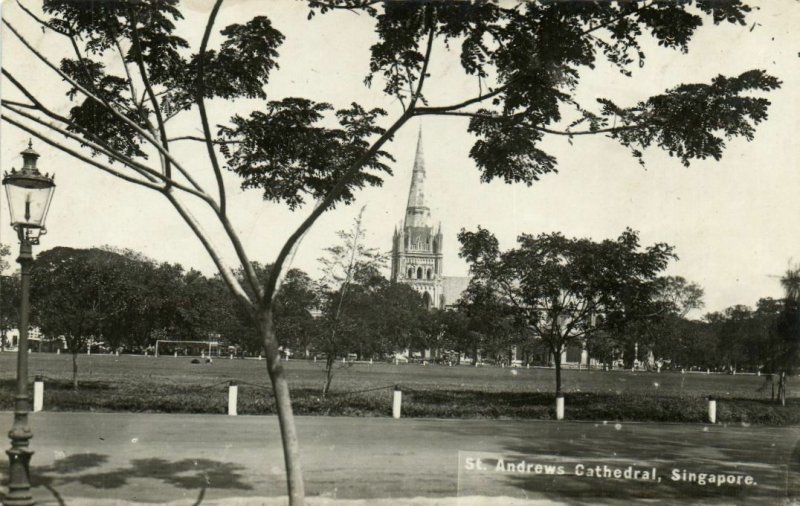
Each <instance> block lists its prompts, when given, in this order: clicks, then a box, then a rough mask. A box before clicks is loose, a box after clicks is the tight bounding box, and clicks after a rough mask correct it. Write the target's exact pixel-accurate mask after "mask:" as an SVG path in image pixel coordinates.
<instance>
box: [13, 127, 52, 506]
mask: <svg viewBox="0 0 800 506" xmlns="http://www.w3.org/2000/svg"><path fill="white" fill-rule="evenodd" d="M38 158H39V154H38V153H37V152H36V151H34V150H33V146H32V145H31V142H28V149H26V150H25V151H23V152H22V160H23V162H22V163H23V166H22V169H21V170H19V171H17V170H15V169H13V168H12V169H11V172H10V173H9V172H6V174H5V176H4V177H3V186H5V187H6V197H7V200H8V207H9V210H10V214H11V226H12V227H14V230H16V231H17V236H18V237H19V258H17V262H19V265H20V271H21V279H20V285H21V286H20V288H21V297H20V298H21V302H20V312H19V314H20V317H19V343H18V345H17V392H16V395H15V396H14V424H13V425H12V427H11V431H10V432H9V433H8V437H9V439H11V448H10V449H9V450H7V451H6V454H8V494H7V495H6V496H5V497H4V498H3V504H4V505H5V506H29V505H32V504H34V502H33V496H32V495H31V481H30V461H31V456H32V455H33V451H31V450H30V448H29V446H30V440H31V438H32V437H33V433H32V432H31V429H30V427H29V426H28V412H29V411H30V397H29V396H28V315H29V313H30V307H29V303H28V298H29V296H30V284H31V279H30V278H31V264H32V263H33V245H35V244H39V237H40V236H41V235H42V234H44V233H45V232H46V230H45V228H44V220H45V218H46V217H47V211H48V209H49V207H50V200H51V199H52V198H53V190H54V189H55V183H53V178H52V177H51V176H50V175H49V174H44V175H42V174H41V173H40V172H39V170H38V169H37V168H36V161H37V159H38Z"/></svg>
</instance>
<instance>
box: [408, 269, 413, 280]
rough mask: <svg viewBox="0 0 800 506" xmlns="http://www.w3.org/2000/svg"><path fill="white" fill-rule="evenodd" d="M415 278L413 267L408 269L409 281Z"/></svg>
mask: <svg viewBox="0 0 800 506" xmlns="http://www.w3.org/2000/svg"><path fill="white" fill-rule="evenodd" d="M412 277H414V269H413V268H412V267H409V268H408V279H411V278H412Z"/></svg>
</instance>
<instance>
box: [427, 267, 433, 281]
mask: <svg viewBox="0 0 800 506" xmlns="http://www.w3.org/2000/svg"><path fill="white" fill-rule="evenodd" d="M432 277H433V275H432V274H431V270H430V269H428V279H431V278H432Z"/></svg>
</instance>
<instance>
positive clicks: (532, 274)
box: [458, 227, 674, 393]
mask: <svg viewBox="0 0 800 506" xmlns="http://www.w3.org/2000/svg"><path fill="white" fill-rule="evenodd" d="M458 238H459V241H460V242H461V253H460V254H461V256H462V257H464V258H465V259H466V260H467V262H469V264H470V271H471V272H472V274H473V276H474V277H473V279H472V281H471V283H473V284H479V285H483V286H485V287H487V288H485V290H491V291H492V292H493V293H494V294H496V295H497V297H498V298H499V301H500V303H501V304H502V305H503V306H505V307H507V308H508V310H510V311H512V312H513V314H514V316H515V317H516V319H517V321H518V322H520V323H521V324H523V325H524V326H526V327H529V328H531V329H532V330H533V332H534V333H535V335H536V337H537V338H538V339H541V341H542V342H544V343H546V344H547V346H548V348H549V352H550V353H551V354H552V356H553V361H554V363H555V366H556V392H557V393H560V392H561V375H560V372H561V367H560V366H561V354H562V352H564V351H565V350H566V347H567V346H568V345H577V344H580V343H581V342H582V340H587V339H590V338H591V337H592V336H593V335H595V334H596V333H598V332H599V331H603V330H619V329H623V328H624V327H625V326H626V325H628V324H629V323H630V322H632V321H637V320H640V319H643V318H648V317H651V315H650V311H651V310H652V303H653V299H654V296H655V293H656V289H657V286H656V280H657V278H658V275H659V273H660V272H661V271H663V270H664V269H665V268H666V267H667V264H668V262H669V261H670V260H671V259H672V258H674V255H673V253H672V247H671V246H668V245H666V244H655V245H653V246H649V247H647V248H641V245H640V243H639V237H638V234H637V233H636V232H634V231H632V230H630V229H628V230H626V231H625V232H623V233H622V234H621V235H620V236H619V237H618V238H617V239H615V240H610V239H607V240H604V241H601V242H594V241H591V240H589V239H568V238H566V237H564V236H562V235H561V234H558V233H553V234H540V235H538V236H532V235H527V234H523V235H520V236H519V238H518V240H517V242H518V246H517V247H516V248H514V249H510V250H508V251H504V252H501V251H500V249H499V246H498V242H497V239H496V238H495V237H494V235H493V234H492V233H491V232H489V231H488V230H485V229H482V228H480V227H479V228H478V230H477V231H476V232H467V231H465V230H462V231H461V233H459V236H458Z"/></svg>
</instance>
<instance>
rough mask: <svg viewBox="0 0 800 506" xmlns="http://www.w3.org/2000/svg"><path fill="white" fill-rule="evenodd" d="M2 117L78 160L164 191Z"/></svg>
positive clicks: (4, 115) (8, 117)
mask: <svg viewBox="0 0 800 506" xmlns="http://www.w3.org/2000/svg"><path fill="white" fill-rule="evenodd" d="M0 118H2V119H3V120H4V121H7V122H8V123H10V124H12V125H14V126H16V127H17V128H19V129H21V130H24V131H26V132H28V133H29V134H31V135H33V136H34V137H36V138H37V139H39V140H41V141H43V142H45V143H47V144H49V145H51V146H53V147H54V148H56V149H58V150H60V151H62V152H64V153H67V154H69V155H71V156H74V157H75V158H77V159H78V160H81V161H83V162H86V163H88V164H90V165H94V166H95V167H97V168H98V169H100V170H102V171H104V172H107V173H109V174H111V175H113V176H116V177H118V178H120V179H123V180H125V181H128V182H130V183H133V184H136V185H139V186H144V187H146V188H150V189H151V190H157V191H162V187H161V186H159V185H157V184H153V183H151V182H149V181H143V180H141V179H137V178H134V177H131V176H128V175H127V174H123V173H121V172H119V171H117V170H115V169H113V168H111V167H109V166H108V165H105V164H102V163H100V162H98V161H97V160H94V159H92V158H91V157H88V156H86V155H83V154H81V153H79V152H78V151H75V150H73V149H71V148H69V147H67V146H64V145H63V144H60V143H58V142H56V141H54V140H53V139H52V136H49V135H44V134H41V133H39V132H37V131H36V130H34V129H32V128H30V127H29V126H27V125H25V124H23V123H21V122H19V121H17V120H15V119H14V118H12V117H10V116H9V115H7V114H0Z"/></svg>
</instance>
